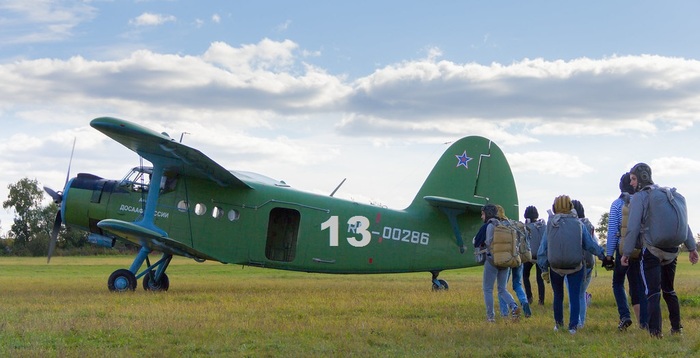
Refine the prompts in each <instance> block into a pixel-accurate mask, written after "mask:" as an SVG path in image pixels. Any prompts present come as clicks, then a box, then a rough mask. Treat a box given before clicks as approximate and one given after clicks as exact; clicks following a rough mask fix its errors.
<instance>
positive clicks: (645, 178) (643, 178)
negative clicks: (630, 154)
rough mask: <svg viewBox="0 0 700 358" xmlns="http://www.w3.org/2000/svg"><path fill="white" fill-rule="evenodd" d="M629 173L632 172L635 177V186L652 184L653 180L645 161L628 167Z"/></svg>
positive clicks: (641, 186)
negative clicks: (630, 167)
mask: <svg viewBox="0 0 700 358" xmlns="http://www.w3.org/2000/svg"><path fill="white" fill-rule="evenodd" d="M630 174H634V175H635V176H636V177H637V188H643V187H645V186H647V185H651V184H654V181H652V180H651V168H650V167H649V165H647V164H646V163H637V164H635V165H634V166H633V167H632V169H630Z"/></svg>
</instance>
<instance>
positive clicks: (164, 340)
mask: <svg viewBox="0 0 700 358" xmlns="http://www.w3.org/2000/svg"><path fill="white" fill-rule="evenodd" d="M131 260H132V257H126V256H122V257H120V256H117V257H112V256H110V257H54V258H53V259H52V261H51V264H50V265H46V261H45V259H43V258H7V257H3V258H0V356H2V357H9V356H29V357H34V356H36V357H38V356H41V357H45V356H59V357H79V356H80V357H97V356H102V357H120V356H149V357H166V356H168V357H171V356H227V357H230V356H235V357H238V356H240V357H244V356H255V357H261V356H262V357H265V356H292V357H301V356H303V357H309V356H323V357H327V356H383V357H387V356H389V357H399V356H417V357H423V356H434V357H472V356H488V357H494V356H497V357H542V356H559V357H562V356H573V355H576V356H579V355H585V356H588V357H619V356H622V357H681V356H683V357H686V356H698V355H699V354H700V327H699V326H700V285H698V282H700V281H699V280H698V278H697V276H698V275H697V272H698V271H697V270H698V268H697V267H692V266H691V265H690V264H688V263H687V256H683V257H681V261H682V262H681V264H679V267H678V274H677V279H676V290H677V292H678V294H679V296H680V298H681V305H682V306H681V312H682V317H683V326H684V327H685V328H684V335H683V336H680V337H679V336H670V335H669V334H668V330H669V329H670V327H669V323H668V318H667V314H666V312H664V331H665V332H664V333H665V335H666V337H664V338H663V339H662V340H657V339H652V338H650V337H649V336H648V335H647V334H645V333H644V332H643V331H641V330H639V329H633V327H631V328H630V329H629V330H628V331H627V332H618V331H617V321H618V317H617V309H616V308H615V301H614V298H613V295H612V289H611V273H610V272H608V271H605V270H602V269H600V268H598V269H597V277H595V278H594V279H593V282H592V283H591V286H590V287H589V292H591V293H592V294H593V304H592V305H591V307H590V308H589V310H588V318H587V320H586V327H585V328H584V329H582V330H580V331H579V332H578V333H577V334H576V335H573V336H572V335H570V334H568V333H565V332H559V333H555V332H553V329H552V328H553V326H554V324H553V318H552V310H551V297H552V295H551V289H548V291H547V305H546V306H544V307H540V306H534V307H533V317H531V318H529V319H525V318H522V319H521V320H520V321H519V322H511V321H509V320H499V321H497V322H496V324H488V323H487V322H486V320H485V313H484V303H483V295H482V292H481V272H482V268H481V267H477V268H470V269H463V270H452V271H445V272H443V273H442V274H441V275H440V278H442V279H445V280H447V281H448V283H449V284H450V290H449V291H447V292H432V291H431V289H430V288H431V284H430V275H429V274H428V273H416V274H395V275H321V274H307V273H296V272H286V271H276V270H265V269H259V268H251V267H245V268H242V267H240V266H233V265H222V264H217V263H203V264H198V263H195V262H194V261H191V260H186V259H182V258H176V259H174V260H173V263H172V264H171V266H170V268H169V269H168V275H169V276H170V291H168V292H162V293H152V292H146V291H144V290H143V289H141V288H140V287H139V289H138V290H137V291H136V292H133V293H126V294H113V293H110V292H108V291H107V277H108V276H109V274H110V273H111V272H112V271H114V270H115V269H117V268H123V267H127V266H129V265H130V263H131ZM139 284H140V283H139ZM664 309H665V308H664ZM565 317H566V318H567V320H568V313H566V314H565Z"/></svg>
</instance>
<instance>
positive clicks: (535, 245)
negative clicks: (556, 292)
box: [523, 205, 547, 306]
mask: <svg viewBox="0 0 700 358" xmlns="http://www.w3.org/2000/svg"><path fill="white" fill-rule="evenodd" d="M546 227H547V223H545V222H544V220H542V219H539V213H538V212H537V208H536V207H534V206H532V205H530V206H528V207H527V208H525V229H526V234H527V237H528V240H529V241H530V250H531V252H532V261H529V262H525V263H523V285H524V286H525V294H526V296H527V300H528V302H530V303H532V301H533V298H532V286H531V285H530V271H531V270H532V267H533V266H534V267H535V271H536V273H537V275H536V276H535V281H536V282H537V304H539V305H540V306H543V305H544V296H545V293H544V291H545V285H544V281H543V280H542V270H541V269H540V267H539V266H538V265H537V250H538V249H539V248H540V241H542V235H543V234H544V230H545V229H546Z"/></svg>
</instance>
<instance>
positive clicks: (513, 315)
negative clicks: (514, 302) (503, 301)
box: [510, 306, 520, 319]
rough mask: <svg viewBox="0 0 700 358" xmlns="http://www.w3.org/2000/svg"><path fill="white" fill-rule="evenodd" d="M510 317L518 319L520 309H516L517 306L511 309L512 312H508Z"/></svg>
mask: <svg viewBox="0 0 700 358" xmlns="http://www.w3.org/2000/svg"><path fill="white" fill-rule="evenodd" d="M510 317H511V318H513V319H518V318H520V307H518V306H515V307H513V310H512V311H511V312H510Z"/></svg>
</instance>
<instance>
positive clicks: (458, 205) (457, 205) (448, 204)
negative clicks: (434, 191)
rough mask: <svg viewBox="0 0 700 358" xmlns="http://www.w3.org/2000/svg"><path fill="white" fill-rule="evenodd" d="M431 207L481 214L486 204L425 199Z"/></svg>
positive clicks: (435, 197) (438, 198)
mask: <svg viewBox="0 0 700 358" xmlns="http://www.w3.org/2000/svg"><path fill="white" fill-rule="evenodd" d="M423 199H425V200H426V201H427V202H428V203H430V205H432V206H434V207H438V208H449V209H463V210H471V211H476V212H480V211H481V208H482V207H483V206H484V204H477V203H470V202H468V201H463V200H457V199H450V198H443V197H440V196H426V197H423Z"/></svg>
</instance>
